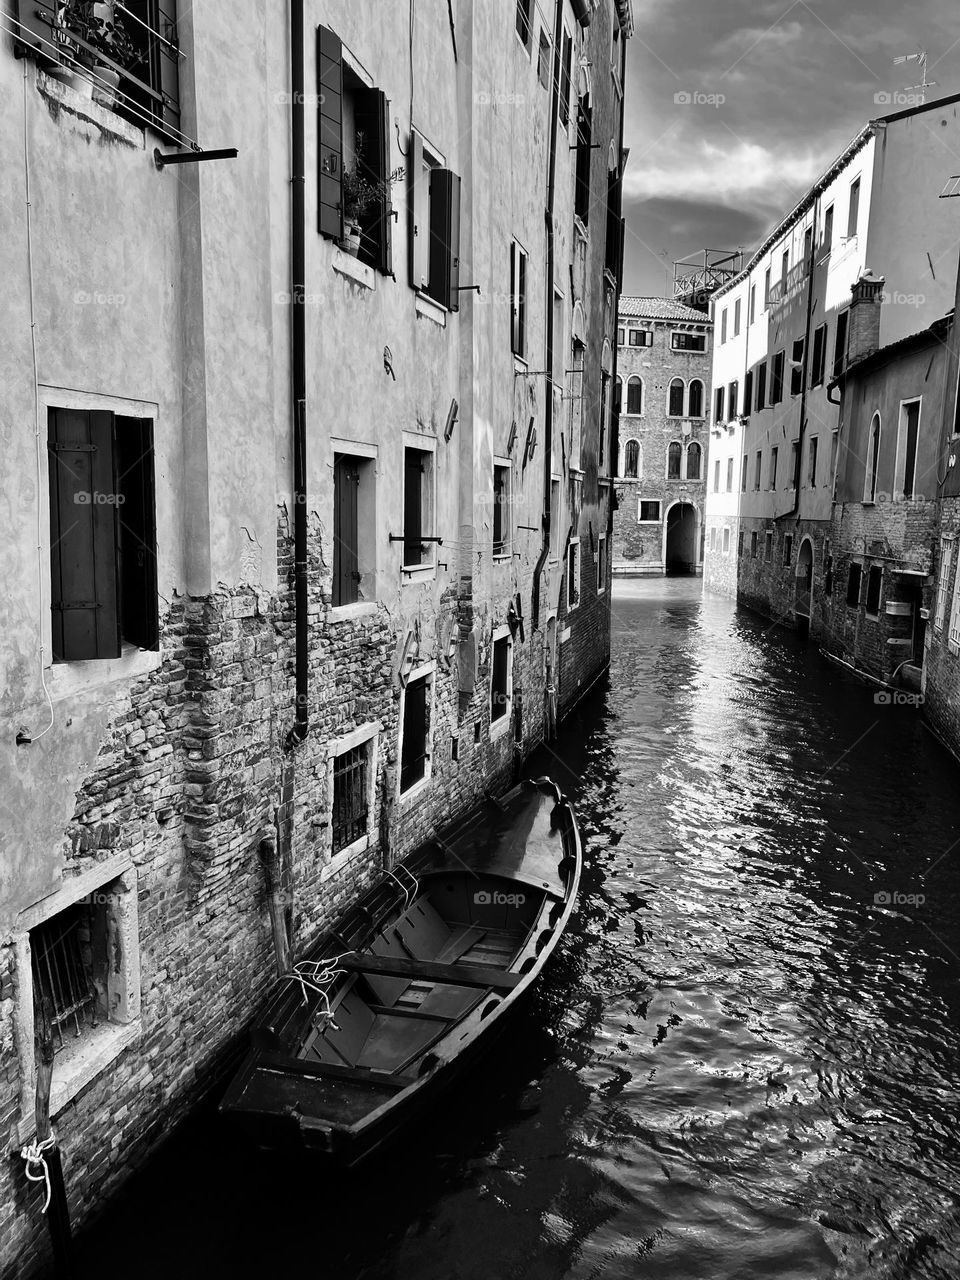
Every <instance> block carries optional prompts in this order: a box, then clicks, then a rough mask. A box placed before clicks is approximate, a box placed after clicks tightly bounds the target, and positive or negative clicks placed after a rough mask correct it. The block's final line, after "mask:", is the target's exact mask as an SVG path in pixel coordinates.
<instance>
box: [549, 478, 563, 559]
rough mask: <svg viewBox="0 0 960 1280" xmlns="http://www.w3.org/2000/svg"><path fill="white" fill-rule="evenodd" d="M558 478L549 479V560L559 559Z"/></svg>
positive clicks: (559, 480)
mask: <svg viewBox="0 0 960 1280" xmlns="http://www.w3.org/2000/svg"><path fill="white" fill-rule="evenodd" d="M560 483H561V478H560V476H551V477H550V559H551V560H552V561H553V563H554V564H556V563H557V562H558V561H559V559H560Z"/></svg>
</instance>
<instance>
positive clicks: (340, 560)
mask: <svg viewBox="0 0 960 1280" xmlns="http://www.w3.org/2000/svg"><path fill="white" fill-rule="evenodd" d="M359 486H360V468H359V467H358V465H357V462H356V460H355V459H354V458H348V457H344V456H342V455H338V456H337V458H336V461H335V462H334V465H333V603H334V605H342V604H353V603H354V602H355V601H356V600H357V599H358V591H357V583H358V580H359V576H360V575H359V556H358V553H357V541H358V521H357V505H358V504H357V495H358V490H359Z"/></svg>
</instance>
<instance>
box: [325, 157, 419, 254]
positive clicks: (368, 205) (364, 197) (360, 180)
mask: <svg viewBox="0 0 960 1280" xmlns="http://www.w3.org/2000/svg"><path fill="white" fill-rule="evenodd" d="M365 141H366V139H365V137H364V135H363V133H361V132H358V133H357V139H356V147H357V149H356V158H355V160H354V164H353V168H352V169H344V171H343V178H342V179H341V192H342V200H343V229H344V235H343V239H342V240H341V241H340V248H341V249H343V250H344V252H346V253H349V254H350V255H351V256H352V257H354V258H355V257H356V256H357V254H358V253H359V252H360V238H361V236H362V234H363V233H362V231H361V229H360V224H361V222H362V220H363V218H364V216H365V215H366V214H367V213H369V212H370V210H371V209H372V208H374V206H375V205H377V204H379V203H380V202H381V201H383V200H385V199H386V198H387V196H388V195H389V193H390V188H391V187H392V186H393V184H394V183H395V182H399V181H400V180H401V179H402V178H403V177H404V175H405V174H406V169H405V168H404V166H403V165H399V166H398V167H397V168H396V169H394V170H393V172H392V173H388V174H387V176H386V177H385V178H382V179H381V178H371V177H370V176H369V175H370V174H371V173H372V170H371V169H370V166H369V165H368V164H367V163H366V161H365V160H364V158H363V151H364V142H365Z"/></svg>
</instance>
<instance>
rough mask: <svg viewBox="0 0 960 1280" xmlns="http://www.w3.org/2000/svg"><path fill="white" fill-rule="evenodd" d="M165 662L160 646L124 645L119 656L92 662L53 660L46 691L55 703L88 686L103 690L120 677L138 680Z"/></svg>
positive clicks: (76, 694)
mask: <svg viewBox="0 0 960 1280" xmlns="http://www.w3.org/2000/svg"><path fill="white" fill-rule="evenodd" d="M162 662H163V653H162V652H161V651H160V650H159V649H137V648H135V647H134V646H133V645H132V644H125V645H124V646H123V652H122V653H121V654H120V657H119V658H94V659H92V660H91V661H90V662H54V663H52V664H51V665H50V666H49V667H46V668H45V669H44V677H45V679H46V683H47V691H48V692H49V694H50V697H51V698H52V699H53V701H54V702H58V701H59V700H60V699H61V698H72V697H77V696H78V695H79V694H81V693H84V692H86V691H87V690H88V689H100V688H103V687H104V686H106V685H111V684H116V683H118V682H119V681H121V680H135V679H137V678H138V677H139V676H142V675H146V674H147V672H149V671H156V670H157V669H158V668H159V667H160V665H161V664H162Z"/></svg>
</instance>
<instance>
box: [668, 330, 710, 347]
mask: <svg viewBox="0 0 960 1280" xmlns="http://www.w3.org/2000/svg"><path fill="white" fill-rule="evenodd" d="M670 346H671V349H672V350H674V351H706V349H707V337H706V334H704V333H671V335H670Z"/></svg>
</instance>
